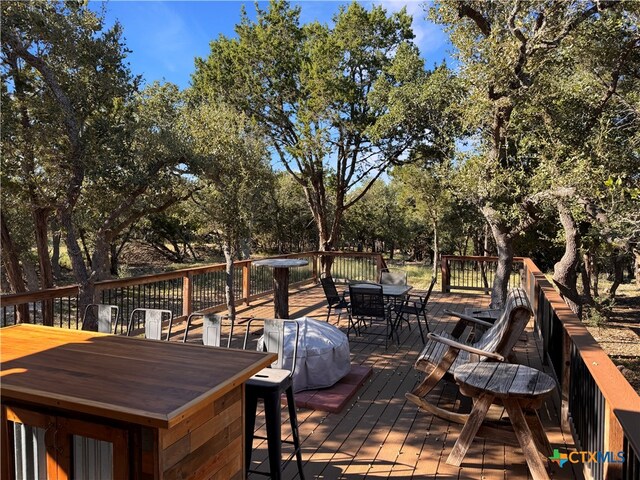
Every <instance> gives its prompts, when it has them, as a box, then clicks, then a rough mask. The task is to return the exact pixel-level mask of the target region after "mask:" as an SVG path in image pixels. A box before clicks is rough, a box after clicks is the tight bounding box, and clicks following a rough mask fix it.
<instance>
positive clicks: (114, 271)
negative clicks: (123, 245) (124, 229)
mask: <svg viewBox="0 0 640 480" xmlns="http://www.w3.org/2000/svg"><path fill="white" fill-rule="evenodd" d="M119 269H120V252H119V251H118V246H117V245H116V243H115V242H111V243H110V244H109V273H110V274H111V275H112V276H114V277H117V276H118V270H119Z"/></svg>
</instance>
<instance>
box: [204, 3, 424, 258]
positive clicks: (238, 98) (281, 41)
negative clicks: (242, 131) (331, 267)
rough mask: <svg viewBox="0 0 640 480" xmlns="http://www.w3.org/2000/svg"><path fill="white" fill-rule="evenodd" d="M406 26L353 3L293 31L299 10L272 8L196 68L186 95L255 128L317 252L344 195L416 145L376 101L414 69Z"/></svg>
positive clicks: (418, 68)
mask: <svg viewBox="0 0 640 480" xmlns="http://www.w3.org/2000/svg"><path fill="white" fill-rule="evenodd" d="M410 24H411V19H410V17H409V16H408V15H406V13H405V12H404V11H401V12H399V13H394V14H392V15H387V13H386V12H385V10H384V9H382V8H381V7H378V6H375V7H373V8H372V9H371V10H366V9H365V8H363V7H362V6H361V5H359V4H358V3H355V2H354V3H352V4H351V5H349V6H348V7H343V8H341V9H340V11H339V12H338V13H337V14H336V16H335V17H334V19H333V25H332V26H331V27H330V26H326V25H321V24H319V23H310V24H307V25H301V24H300V9H299V8H296V7H291V6H290V5H289V4H288V3H286V2H283V1H272V2H271V3H270V4H269V8H268V10H262V9H260V8H257V19H256V21H255V22H254V21H251V20H250V19H249V18H248V16H247V15H246V14H245V13H243V16H242V20H241V22H240V24H239V25H238V26H237V27H236V34H237V38H226V37H220V38H218V39H217V40H215V41H213V42H212V43H211V53H210V55H209V57H208V58H207V59H206V60H202V59H199V60H197V62H196V65H197V70H196V73H195V74H194V77H193V85H194V92H193V95H194V97H208V98H216V99H217V98H224V100H225V101H227V102H229V103H230V104H231V105H233V106H234V107H236V108H238V109H239V110H241V111H243V112H245V114H246V115H247V116H248V117H249V118H251V119H252V120H254V121H255V122H256V123H257V124H258V125H259V127H260V128H262V129H263V131H264V132H265V134H266V135H267V137H268V139H269V143H270V145H271V147H272V148H273V149H274V151H275V152H276V153H277V155H278V157H279V159H280V161H281V162H282V164H283V166H284V167H285V169H286V170H287V171H288V172H289V173H290V174H291V175H292V176H293V177H294V178H295V180H296V181H297V182H298V183H299V184H300V185H301V186H302V187H303V189H304V190H305V195H306V198H307V202H308V204H309V207H310V210H311V212H312V215H313V218H314V221H315V222H316V226H317V229H318V233H319V237H320V247H321V248H331V247H332V245H333V244H334V243H335V242H336V241H337V240H338V237H339V233H340V225H341V217H342V214H343V212H344V211H345V210H346V209H348V208H349V207H350V206H351V205H352V204H354V203H355V202H357V201H358V200H359V198H360V196H358V195H355V196H351V197H349V198H350V200H349V201H347V200H346V199H347V195H348V194H349V192H351V191H352V190H353V189H357V188H360V187H361V186H363V185H365V187H364V189H361V190H360V192H361V193H362V194H364V192H366V189H367V186H368V185H370V184H371V183H372V182H373V181H375V180H376V179H377V178H378V176H379V175H380V174H381V173H382V172H383V171H384V170H385V169H386V168H387V167H388V166H389V165H390V164H391V163H393V162H397V161H399V160H400V158H401V156H402V155H403V153H404V152H405V151H406V149H407V148H408V147H409V146H411V145H412V144H414V143H415V142H416V141H417V139H416V138H414V137H413V136H412V135H410V134H408V133H407V131H404V130H399V129H398V128H396V127H397V121H396V120H394V119H393V118H392V115H391V116H389V117H387V118H385V119H384V120H383V117H384V116H385V115H386V114H387V113H388V112H389V110H390V109H389V106H388V105H387V103H386V102H385V101H383V100H384V98H387V97H389V95H391V94H392V93H393V91H394V89H395V88H397V87H399V86H402V85H403V84H404V83H407V82H416V81H417V79H418V78H419V77H420V75H421V74H422V73H421V72H423V65H422V62H421V60H420V59H419V56H418V52H417V50H416V48H415V46H414V45H413V44H412V43H411V39H412V38H413V33H412V32H411V29H410ZM378 89H379V90H380V94H378V93H376V92H377V90H378ZM383 90H384V93H383ZM424 130H425V129H423V131H424ZM365 180H368V182H369V183H363V182H364V181H365Z"/></svg>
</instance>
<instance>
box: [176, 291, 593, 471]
mask: <svg viewBox="0 0 640 480" xmlns="http://www.w3.org/2000/svg"><path fill="white" fill-rule="evenodd" d="M487 304H488V297H487V296H485V295H469V294H441V293H434V294H433V295H432V299H431V301H430V302H429V308H428V314H429V324H430V328H431V331H436V332H439V331H445V330H447V331H450V330H451V328H452V327H453V324H454V322H453V319H452V318H451V317H449V316H448V315H446V314H445V313H444V310H445V309H449V310H457V311H463V310H464V308H465V307H468V306H474V307H482V306H486V305H487ZM325 306H326V302H325V298H324V294H323V292H322V289H321V288H319V287H316V286H313V287H303V288H301V289H293V290H292V291H291V295H290V299H289V311H290V317H291V318H297V317H301V316H310V317H314V318H316V319H319V320H324V319H325V318H326V307H325ZM272 315H273V303H272V302H271V300H270V299H269V300H262V301H257V302H255V303H254V304H252V305H251V306H248V307H247V306H242V307H240V308H238V316H240V317H248V316H255V317H270V316H272ZM336 320H337V315H332V316H331V319H330V323H334V324H335V322H336ZM177 327H178V328H177V329H176V334H175V335H176V336H178V335H180V337H179V338H180V339H181V338H182V331H180V330H181V329H180V326H179V325H178V326H177ZM339 327H340V328H341V329H342V330H343V331H345V332H346V328H347V319H346V315H345V316H344V317H343V318H342V320H341V321H340V325H339ZM199 334H200V333H199V329H198V328H195V329H194V330H193V335H192V334H191V333H190V338H192V339H194V341H199V338H198V336H199ZM349 340H350V348H351V362H352V364H360V365H366V366H370V367H372V368H373V375H372V376H371V377H370V378H369V379H368V380H367V381H366V383H365V385H364V386H363V387H362V388H361V389H360V390H359V391H358V393H357V395H356V396H355V397H354V398H353V399H352V401H351V402H350V404H349V405H348V406H347V407H346V408H345V409H344V410H343V411H342V412H341V413H338V414H333V413H326V412H321V411H317V410H308V409H303V408H300V409H299V411H298V422H299V428H300V436H301V440H302V452H303V460H304V471H305V476H306V478H307V479H320V478H322V479H329V480H334V479H335V480H338V479H365V478H367V479H382V478H393V479H431V478H434V479H435V478H437V479H479V480H480V479H487V480H491V479H498V478H499V479H509V480H511V479H527V478H530V474H529V472H528V469H527V465H526V462H525V459H524V457H523V454H522V451H521V450H520V449H519V448H515V447H510V446H505V445H502V444H499V443H495V442H492V441H489V440H482V439H476V440H475V441H474V442H473V444H472V446H471V448H470V449H469V452H468V453H467V456H466V457H465V459H464V461H463V463H462V466H461V467H454V466H451V465H448V464H446V463H445V460H446V458H447V456H448V455H449V452H450V451H451V448H452V447H453V445H454V443H455V441H456V439H457V438H458V435H459V434H460V430H461V426H460V425H457V424H451V423H449V422H447V421H444V420H441V419H439V418H436V417H433V416H432V415H430V414H428V413H425V412H422V411H419V410H418V408H417V407H416V406H415V405H413V404H412V403H408V402H407V401H406V399H405V396H404V394H405V393H406V392H408V391H410V390H411V389H412V388H413V387H414V386H415V385H416V384H417V383H418V382H419V380H420V379H421V378H422V374H421V373H420V372H417V371H416V370H414V369H413V363H414V361H415V359H416V357H417V355H418V353H419V352H420V350H421V349H422V341H421V340H420V334H419V332H418V331H417V329H416V328H415V326H414V328H412V329H411V331H409V330H408V329H407V328H406V327H405V328H403V329H402V332H401V337H400V340H401V342H400V345H399V346H398V345H397V344H395V343H393V344H391V345H390V346H389V348H388V350H385V348H384V338H383V337H382V336H372V335H369V336H368V335H367V333H366V332H364V333H363V336H362V337H358V338H356V337H354V335H353V333H352V335H351V338H350V339H349ZM515 350H516V356H517V359H518V362H519V363H523V364H526V365H530V366H532V367H535V368H538V369H541V370H544V369H545V368H544V367H543V365H542V361H541V357H540V352H541V346H540V345H539V340H537V339H536V338H535V336H534V334H533V332H532V330H531V329H530V328H529V329H527V331H526V332H525V334H524V335H523V336H522V337H521V339H520V340H519V342H518V344H517V345H516V348H515ZM557 397H558V395H557V393H556V394H555V399H549V400H548V401H547V402H546V403H545V404H544V406H543V408H542V409H541V410H540V412H539V413H540V417H541V419H542V422H543V424H544V426H545V430H546V433H547V436H548V438H549V441H550V442H551V446H552V448H557V449H558V450H560V452H566V451H568V450H571V449H573V440H572V439H571V437H570V436H567V435H565V434H563V432H562V430H561V428H560V421H559V407H558V406H559V401H558V398H557ZM430 400H431V401H432V402H433V403H437V404H438V405H439V406H443V407H447V408H456V407H458V406H459V405H460V402H461V401H462V402H464V403H468V401H467V399H465V398H464V397H462V396H461V395H460V394H459V393H458V392H457V389H456V388H455V385H451V384H442V382H441V386H438V387H437V388H436V389H434V391H432V392H431V394H430ZM285 410H286V409H285ZM285 410H283V412H285ZM497 413H498V414H500V410H498V412H497ZM260 421H261V416H258V418H257V422H256V425H258V428H259V429H260V430H261V432H260V433H261V434H262V435H264V434H265V431H264V424H260ZM289 434H290V429H289V424H288V419H286V418H283V435H289ZM254 448H255V450H254V453H253V467H254V468H255V467H258V468H260V469H263V470H264V469H267V468H268V461H267V460H266V458H267V450H266V443H265V442H263V443H261V444H259V443H257V441H256V442H255V443H254ZM284 451H285V453H286V452H287V447H286V446H285V447H284ZM259 463H261V464H262V465H258V464H259ZM577 467H580V465H572V464H565V466H564V467H563V468H559V467H558V466H557V464H553V465H551V467H550V468H551V470H550V471H551V474H552V477H553V478H562V479H564V478H576V479H581V478H582V473H581V471H580V469H579V468H577ZM256 478H257V477H256ZM284 478H286V479H289V478H298V475H297V471H296V467H295V462H294V464H292V465H289V466H288V467H287V468H286V469H285V471H284Z"/></svg>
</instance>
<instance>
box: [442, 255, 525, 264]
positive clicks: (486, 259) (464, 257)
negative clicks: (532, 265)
mask: <svg viewBox="0 0 640 480" xmlns="http://www.w3.org/2000/svg"><path fill="white" fill-rule="evenodd" d="M442 259H443V260H449V259H455V260H477V261H479V262H497V261H498V257H493V256H483V255H442ZM513 261H514V262H522V261H524V257H513Z"/></svg>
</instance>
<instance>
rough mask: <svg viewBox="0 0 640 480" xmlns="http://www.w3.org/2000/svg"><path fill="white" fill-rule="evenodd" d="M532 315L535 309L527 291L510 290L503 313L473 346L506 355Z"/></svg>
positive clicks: (519, 289)
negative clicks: (532, 307)
mask: <svg viewBox="0 0 640 480" xmlns="http://www.w3.org/2000/svg"><path fill="white" fill-rule="evenodd" d="M531 315H533V311H532V310H531V305H530V304H529V299H528V298H527V294H526V292H525V291H524V290H523V289H521V288H513V289H511V290H509V293H508V294H507V299H506V303H505V307H504V310H503V312H502V314H501V315H500V317H499V318H498V319H497V320H496V321H495V323H494V324H493V325H492V326H491V327H490V328H489V329H488V330H487V331H486V332H485V333H484V334H483V335H482V337H481V338H480V339H479V340H478V341H477V342H475V343H474V344H473V346H474V347H476V348H479V349H481V350H485V351H489V352H494V353H499V354H500V355H502V356H504V357H506V356H507V355H509V354H510V353H511V350H512V349H513V347H514V346H515V344H516V342H517V341H518V338H519V337H520V335H522V332H523V331H524V329H525V327H526V326H527V323H529V320H530V319H531Z"/></svg>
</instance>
